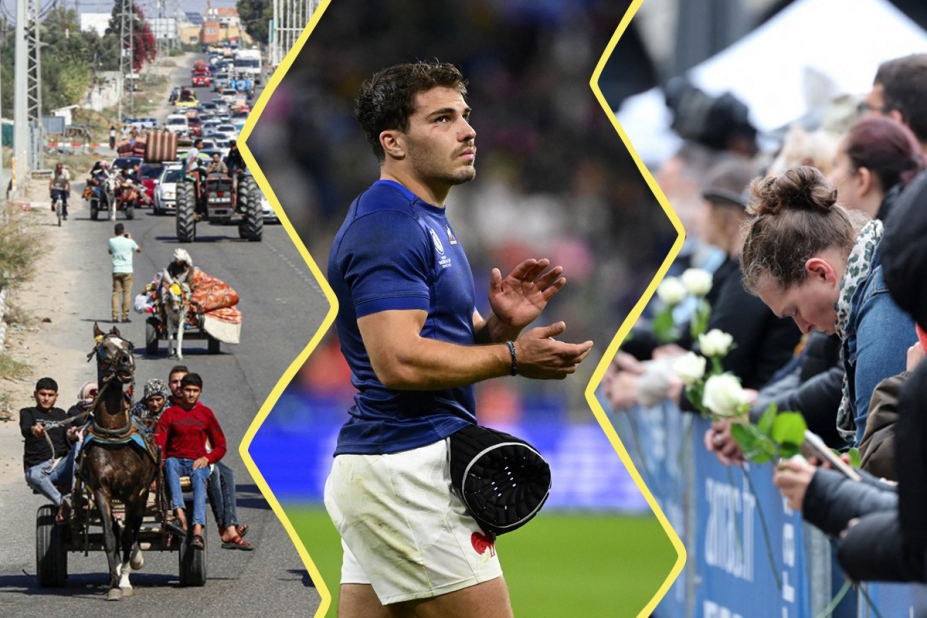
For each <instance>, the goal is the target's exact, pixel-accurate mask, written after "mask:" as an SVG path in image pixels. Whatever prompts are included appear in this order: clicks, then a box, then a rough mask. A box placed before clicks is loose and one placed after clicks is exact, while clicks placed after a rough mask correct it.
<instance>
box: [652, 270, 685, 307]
mask: <svg viewBox="0 0 927 618" xmlns="http://www.w3.org/2000/svg"><path fill="white" fill-rule="evenodd" d="M657 296H659V297H660V300H662V301H663V302H664V303H665V304H667V305H669V306H670V307H675V306H676V305H678V304H679V303H681V302H682V301H683V300H685V298H686V287H685V286H684V285H683V284H682V282H681V281H680V280H679V278H678V277H667V278H666V279H664V280H663V282H662V283H661V284H660V285H658V286H657Z"/></svg>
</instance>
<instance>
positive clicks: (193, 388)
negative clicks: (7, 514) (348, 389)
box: [20, 365, 254, 551]
mask: <svg viewBox="0 0 927 618" xmlns="http://www.w3.org/2000/svg"><path fill="white" fill-rule="evenodd" d="M202 392H203V379H202V377H201V376H200V375H199V374H196V373H191V372H190V371H189V369H188V368H187V367H186V366H183V365H177V366H175V367H173V368H172V369H171V371H170V374H169V375H168V380H167V385H165V383H164V381H162V380H160V379H151V380H148V381H147V382H146V383H145V387H144V391H143V393H142V397H141V398H140V399H139V400H138V401H136V402H135V403H134V404H133V405H132V406H131V409H130V412H129V413H130V416H131V418H133V419H136V420H137V421H138V424H139V427H141V428H143V429H142V430H141V431H142V432H143V433H144V435H145V436H146V439H147V440H151V441H152V442H153V443H154V444H155V445H157V446H158V447H159V449H160V454H161V455H160V458H161V464H162V465H163V467H164V479H165V485H166V491H167V493H166V494H165V495H166V497H167V498H168V500H169V501H170V504H171V507H172V509H173V517H174V519H173V520H169V521H167V522H165V525H166V527H168V528H170V529H172V530H174V531H175V532H177V533H178V534H185V533H186V531H187V527H188V526H190V525H192V530H191V533H192V537H191V543H190V545H191V547H193V548H194V549H202V548H203V547H204V546H205V540H204V536H203V526H204V525H205V524H206V510H205V509H206V501H207V496H208V499H209V504H210V507H211V508H212V512H213V517H214V519H215V522H216V524H217V527H218V530H219V535H220V540H221V544H222V547H223V548H225V549H239V550H245V551H251V550H253V549H254V546H253V545H252V544H251V543H249V542H248V541H246V540H244V538H243V537H244V535H245V534H246V533H247V532H248V525H247V524H242V523H240V522H239V520H238V515H237V511H236V504H237V496H236V485H235V473H234V471H233V470H232V469H231V468H229V467H228V466H227V465H225V464H224V463H222V461H221V460H222V458H223V457H224V456H225V454H226V441H225V435H224V434H223V432H222V428H221V426H220V425H219V422H218V420H217V419H216V416H215V414H214V413H213V411H212V410H211V409H209V408H208V407H206V406H204V405H203V404H202V403H201V402H200V396H201V395H202ZM98 394H99V393H98V388H97V384H96V383H95V382H87V383H86V384H84V385H83V386H81V388H80V391H79V393H78V400H77V402H76V403H75V404H74V405H73V406H71V407H70V408H68V410H67V411H65V410H63V409H62V408H59V407H56V404H57V401H58V384H57V382H56V381H55V380H54V379H52V378H50V377H44V378H41V379H40V380H39V381H38V382H37V383H36V386H35V391H34V393H33V397H34V399H35V405H34V406H32V407H28V408H23V409H22V410H20V430H21V432H22V435H23V438H24V439H25V446H24V452H23V465H24V469H25V477H26V483H27V484H28V485H29V487H31V488H32V489H33V490H34V491H36V492H37V493H39V494H42V495H43V496H45V497H46V498H48V499H49V500H50V501H51V502H52V503H53V504H54V505H55V506H56V507H57V509H58V514H57V518H56V519H57V522H58V523H65V522H67V521H68V519H69V517H70V513H71V511H72V505H74V504H80V503H81V501H82V497H81V496H70V492H71V489H72V487H73V485H74V482H75V476H76V475H79V474H80V468H81V466H80V453H81V451H82V448H81V447H82V444H83V443H84V440H85V438H86V432H87V428H88V427H89V426H90V425H91V424H92V422H93V407H94V404H95V401H96V399H97V396H98ZM181 476H189V477H190V479H191V482H192V491H193V500H192V502H193V513H192V514H188V513H187V512H186V508H185V502H184V493H183V491H182V489H181Z"/></svg>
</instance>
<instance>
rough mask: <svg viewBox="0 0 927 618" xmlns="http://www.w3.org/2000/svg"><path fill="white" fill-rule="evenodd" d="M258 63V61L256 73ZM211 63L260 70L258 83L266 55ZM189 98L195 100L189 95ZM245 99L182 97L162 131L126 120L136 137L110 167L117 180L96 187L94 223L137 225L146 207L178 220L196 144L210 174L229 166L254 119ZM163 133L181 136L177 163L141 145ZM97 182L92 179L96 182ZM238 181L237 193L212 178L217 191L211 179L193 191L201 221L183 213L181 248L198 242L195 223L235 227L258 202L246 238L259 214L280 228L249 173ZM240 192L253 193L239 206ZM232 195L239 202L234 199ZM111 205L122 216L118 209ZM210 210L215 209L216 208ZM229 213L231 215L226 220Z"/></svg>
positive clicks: (215, 57) (248, 53) (199, 64)
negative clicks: (233, 146) (234, 144)
mask: <svg viewBox="0 0 927 618" xmlns="http://www.w3.org/2000/svg"><path fill="white" fill-rule="evenodd" d="M252 61H256V62H254V63H253V66H252ZM210 63H211V64H210V67H209V69H219V68H224V67H226V66H234V67H235V68H236V69H238V68H240V69H242V70H244V69H248V70H253V69H255V68H256V69H257V73H256V74H253V75H254V77H253V79H254V80H255V81H257V80H259V79H260V52H259V51H258V50H237V52H234V53H233V54H230V56H229V57H225V56H222V55H221V52H219V51H217V50H214V51H213V52H211V53H210ZM229 63H235V64H231V65H230V64H229ZM204 69H205V70H209V69H207V68H206V64H205V63H204V62H203V61H202V60H197V61H196V62H195V63H194V69H193V71H192V72H191V73H192V74H193V75H195V74H196V73H197V72H202V71H203V70H204ZM183 91H185V92H187V93H190V92H192V91H191V90H188V89H187V88H186V87H184V88H183ZM245 97H246V94H244V93H240V92H238V91H237V90H233V91H232V92H229V93H222V94H220V95H219V96H217V97H215V98H213V99H212V100H209V101H203V102H200V101H198V100H196V97H195V95H193V96H192V97H190V96H188V97H184V96H178V97H176V98H175V99H174V101H173V102H174V110H173V112H172V113H171V114H169V115H168V116H167V118H166V119H165V121H164V123H163V124H162V123H158V121H157V120H156V119H154V118H141V117H140V118H126V119H125V122H124V125H125V126H126V128H127V129H128V131H129V133H128V134H129V135H130V139H127V140H125V141H124V142H121V143H120V144H119V145H117V150H118V151H119V156H118V157H117V158H116V159H114V160H113V161H112V163H111V164H110V165H109V166H108V167H109V170H111V171H112V172H113V174H112V175H108V174H97V180H96V182H95V183H93V184H94V185H95V186H94V188H93V189H92V190H88V192H87V193H85V196H84V197H85V198H86V199H87V200H88V201H89V204H90V213H91V218H92V219H94V220H95V219H97V218H99V217H100V214H101V213H108V218H110V219H113V220H114V219H115V213H116V212H117V211H123V213H124V215H125V217H126V218H127V219H132V218H134V214H135V209H136V208H140V207H146V206H151V207H152V210H153V212H154V214H155V215H168V214H176V213H177V211H178V198H179V199H180V200H184V199H187V198H186V197H185V193H184V191H183V189H184V184H187V183H185V182H184V164H183V162H184V161H185V159H186V157H187V154H188V152H189V150H190V147H191V146H192V144H193V140H194V139H197V138H200V139H202V140H203V145H202V147H201V148H200V149H199V159H200V160H201V161H202V163H203V167H206V166H207V165H208V164H209V163H210V162H211V161H212V159H213V156H214V155H215V154H218V155H219V158H220V159H222V160H225V159H226V157H227V156H228V154H229V150H230V142H231V141H233V140H237V138H238V134H239V132H240V131H241V129H242V127H243V126H244V123H245V120H246V119H247V116H248V113H249V112H250V107H249V106H248V105H247V104H246V101H245ZM160 130H166V131H170V132H172V133H175V134H176V136H177V149H176V157H175V158H174V159H173V160H171V161H160V162H152V161H150V160H148V161H146V159H145V156H144V153H145V146H144V144H145V142H144V141H142V140H143V139H144V136H145V135H146V134H147V135H151V133H147V132H150V131H160ZM93 174H94V173H93V172H91V176H92V177H93ZM238 176H240V177H241V178H243V182H238V181H239V178H236V179H234V180H235V182H234V183H233V184H234V185H235V190H234V191H231V192H230V190H229V188H228V187H227V186H226V184H228V183H232V180H231V179H228V183H226V182H225V181H224V180H220V179H218V178H213V182H212V183H207V182H206V178H205V177H204V178H203V183H202V187H200V186H197V187H194V188H195V203H194V204H193V207H194V209H195V211H196V213H198V214H199V216H195V215H194V213H192V212H191V213H187V212H186V210H184V209H183V208H182V209H181V210H184V216H183V217H182V219H183V224H182V225H181V223H180V222H179V223H178V236H179V237H180V238H181V241H182V242H191V241H193V240H194V239H195V232H191V231H190V230H191V229H193V230H195V223H196V221H199V220H209V221H218V222H220V223H230V222H231V219H232V217H233V216H234V215H235V214H242V212H241V211H242V206H243V205H244V204H245V203H249V204H253V203H254V202H258V204H259V210H258V211H257V212H255V213H253V214H252V216H251V217H250V219H252V221H250V222H249V223H248V225H247V226H245V228H247V230H250V232H248V231H247V230H246V229H244V228H243V229H242V230H241V231H242V238H246V237H251V238H250V239H254V238H253V236H254V235H255V229H256V225H257V224H256V223H255V222H254V221H253V219H254V218H255V217H256V216H258V213H260V214H262V215H263V221H267V222H277V221H278V219H277V216H276V213H274V210H273V208H271V206H270V203H269V201H268V200H267V199H266V198H265V197H264V195H263V193H262V192H261V191H260V189H259V188H258V187H257V184H256V183H255V182H254V180H253V178H251V176H250V173H247V172H245V174H244V175H241V174H239V175H238ZM88 184H91V183H88ZM239 185H240V186H241V187H242V188H243V189H244V190H245V191H246V192H247V193H248V195H247V196H246V198H245V199H244V200H241V199H239V197H240V195H242V190H239ZM210 187H219V188H217V189H216V190H215V191H213V193H214V194H211V193H208V191H209V190H210ZM220 193H221V195H219V194H220ZM230 193H232V194H233V195H232V196H231V197H230ZM204 200H205V201H204ZM225 201H228V202H229V205H228V206H227V207H220V206H219V203H224V202H225ZM111 204H113V205H114V206H115V208H113V209H111V208H110V205H111ZM210 204H212V205H213V206H214V207H212V208H211V207H210ZM229 208H230V209H231V210H230V212H226V210H228V209H229ZM217 213H218V214H217ZM194 219H195V220H194Z"/></svg>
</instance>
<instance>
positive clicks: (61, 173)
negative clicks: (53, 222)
mask: <svg viewBox="0 0 927 618" xmlns="http://www.w3.org/2000/svg"><path fill="white" fill-rule="evenodd" d="M48 190H49V191H51V201H52V204H51V209H52V212H54V211H55V200H58V199H61V216H62V217H63V218H64V220H65V221H67V220H68V195H70V194H71V174H70V172H68V170H67V168H65V167H64V165H63V164H62V163H60V162H59V163H57V164H56V165H55V171H54V172H53V173H52V177H51V180H49V181H48Z"/></svg>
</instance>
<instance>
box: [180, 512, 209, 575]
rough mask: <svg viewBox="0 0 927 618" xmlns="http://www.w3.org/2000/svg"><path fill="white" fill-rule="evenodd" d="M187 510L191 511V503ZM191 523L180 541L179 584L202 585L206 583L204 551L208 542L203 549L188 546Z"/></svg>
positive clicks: (190, 535)
mask: <svg viewBox="0 0 927 618" xmlns="http://www.w3.org/2000/svg"><path fill="white" fill-rule="evenodd" d="M187 512H188V513H192V512H193V505H192V504H190V503H187ZM192 530H193V524H190V531H189V532H188V533H187V537H186V538H185V539H183V540H181V541H180V552H178V553H179V555H180V585H181V586H203V585H205V584H206V552H207V551H208V548H209V543H207V544H206V547H204V548H203V549H193V548H192V547H190V539H192V538H193V532H192ZM203 539H206V526H203Z"/></svg>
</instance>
